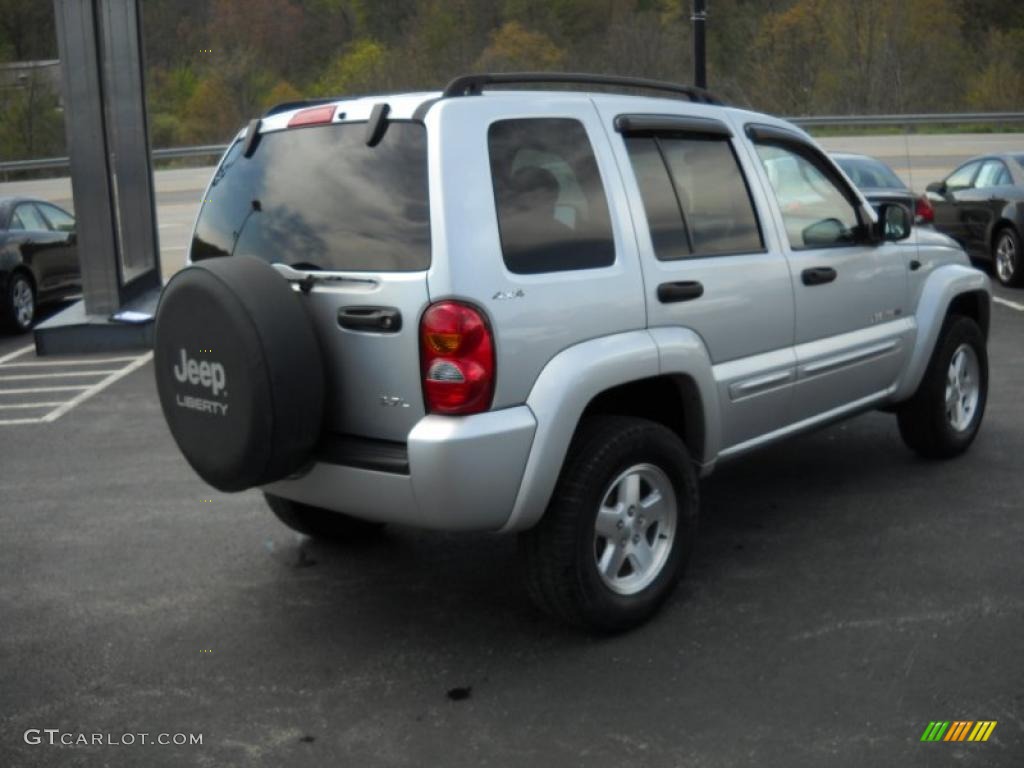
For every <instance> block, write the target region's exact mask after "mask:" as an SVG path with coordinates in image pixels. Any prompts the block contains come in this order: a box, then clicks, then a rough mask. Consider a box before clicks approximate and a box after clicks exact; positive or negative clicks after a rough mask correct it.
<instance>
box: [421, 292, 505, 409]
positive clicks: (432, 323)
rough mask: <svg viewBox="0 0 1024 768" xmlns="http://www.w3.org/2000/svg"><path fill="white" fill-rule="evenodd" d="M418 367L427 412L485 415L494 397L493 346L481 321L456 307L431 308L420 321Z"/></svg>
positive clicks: (466, 309)
mask: <svg viewBox="0 0 1024 768" xmlns="http://www.w3.org/2000/svg"><path fill="white" fill-rule="evenodd" d="M420 367H421V370H422V373H423V398H424V400H425V402H426V406H427V411H428V412H430V413H444V414H449V415H456V414H458V415H464V414H468V413H479V412H480V411H486V410H487V409H488V408H489V407H490V405H491V396H492V395H493V394H494V342H493V339H492V338H491V331H490V329H489V328H488V327H487V322H486V321H485V320H484V317H483V315H482V314H481V313H480V312H479V311H477V310H476V309H474V308H473V307H471V306H469V305H467V304H461V303H459V302H456V301H442V302H439V303H437V304H434V305H433V306H431V307H430V308H429V309H428V310H427V311H426V312H424V313H423V319H422V320H421V321H420Z"/></svg>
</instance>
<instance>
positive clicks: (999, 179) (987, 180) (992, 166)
mask: <svg viewBox="0 0 1024 768" xmlns="http://www.w3.org/2000/svg"><path fill="white" fill-rule="evenodd" d="M1010 183H1011V182H1010V172H1009V171H1007V170H1006V166H1005V165H1003V163H1002V161H1001V160H986V161H985V163H984V165H982V166H981V170H980V171H979V172H978V178H977V179H975V181H974V186H975V187H979V188H982V189H983V188H985V187H999V186H1002V185H1003V184H1010Z"/></svg>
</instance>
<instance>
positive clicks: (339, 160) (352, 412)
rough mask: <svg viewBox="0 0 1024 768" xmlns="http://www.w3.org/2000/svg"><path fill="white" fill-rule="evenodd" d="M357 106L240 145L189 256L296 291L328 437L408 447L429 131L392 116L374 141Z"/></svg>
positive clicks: (216, 186) (424, 250)
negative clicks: (241, 262)
mask: <svg viewBox="0 0 1024 768" xmlns="http://www.w3.org/2000/svg"><path fill="white" fill-rule="evenodd" d="M360 110H363V111H364V113H365V112H368V110H369V106H366V107H365V108H363V107H360V106H359V105H356V106H355V107H353V108H350V109H348V121H347V122H342V121H343V120H345V115H344V114H334V113H332V112H331V111H330V110H329V109H328V110H327V111H326V112H327V121H326V122H324V121H321V122H320V124H312V125H305V126H302V127H293V128H282V129H280V130H270V131H265V132H263V133H261V135H260V137H259V140H258V142H256V144H255V146H254V150H253V151H252V153H251V156H249V157H246V156H245V153H244V152H243V145H242V143H241V142H238V143H236V144H235V145H234V146H233V147H232V148H231V149H230V150H229V151H228V153H227V155H226V156H225V158H224V160H223V162H222V164H221V166H220V167H219V168H218V170H217V172H216V174H215V176H214V178H213V181H212V182H211V185H210V188H209V191H208V193H207V195H206V198H207V201H206V202H205V204H204V206H203V208H202V211H201V212H200V215H199V218H198V220H197V224H196V230H195V233H194V236H193V239H192V246H191V254H190V257H191V259H192V260H193V261H199V260H202V259H205V258H215V257H232V256H233V257H239V256H251V257H254V258H258V259H262V260H264V261H267V262H269V263H271V264H274V265H276V266H277V267H278V268H279V270H280V271H281V272H282V276H283V277H286V278H288V279H291V280H292V281H293V285H294V286H295V290H296V291H298V292H300V293H301V294H302V301H303V302H304V304H305V307H306V309H307V310H308V312H309V315H310V317H311V319H312V322H313V326H314V328H315V330H316V332H317V335H318V337H319V339H320V342H321V346H322V349H323V353H324V358H325V361H326V369H327V370H326V376H327V385H328V387H327V393H328V395H327V404H326V415H325V422H326V423H325V429H326V430H327V431H329V432H333V433H337V434H344V435H352V436H358V437H369V438H376V439H382V440H389V441H404V440H405V439H406V436H407V435H408V433H409V431H410V429H411V428H412V426H413V425H414V424H415V423H416V422H417V421H418V420H419V419H420V418H421V417H422V416H423V415H424V405H423V396H422V391H421V386H420V373H419V345H418V339H417V329H418V325H419V319H420V315H421V314H422V312H423V310H424V309H425V308H426V306H427V304H428V295H427V282H426V271H427V269H428V268H429V267H430V262H431V227H430V209H429V204H428V190H427V176H428V172H427V135H426V129H425V127H424V126H423V125H422V124H421V123H418V122H412V121H404V120H392V121H390V122H389V123H388V126H387V130H386V132H385V133H384V135H383V137H382V138H381V140H380V141H379V143H377V144H376V145H375V146H369V145H368V144H367V142H366V122H365V114H360ZM321 112H323V110H321ZM360 117H362V118H363V119H361V120H360V119H358V118H360ZM353 118H356V119H353ZM295 375H296V376H307V375H315V372H313V371H295Z"/></svg>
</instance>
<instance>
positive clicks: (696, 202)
mask: <svg viewBox="0 0 1024 768" xmlns="http://www.w3.org/2000/svg"><path fill="white" fill-rule="evenodd" d="M626 148H627V149H628V151H629V156H630V159H631V161H632V163H633V169H634V171H635V172H636V175H637V182H638V183H639V185H640V194H641V197H642V198H643V201H644V210H645V212H646V213H647V223H648V225H649V226H650V228H651V239H652V241H653V243H654V252H655V255H656V256H657V257H658V258H659V259H662V260H671V259H678V258H683V257H685V256H687V255H691V254H692V255H696V256H713V255H716V254H728V253H750V252H754V251H761V250H763V249H764V246H763V243H762V241H761V232H760V229H759V228H758V224H757V216H756V215H755V214H754V206H753V203H752V202H751V200H750V192H749V190H748V189H747V184H746V181H745V180H744V178H743V173H742V171H741V170H740V167H739V164H738V162H737V161H736V156H735V155H734V154H733V151H732V147H731V146H730V145H729V142H728V140H725V139H717V138H695V137H682V138H681V137H669V136H659V137H656V138H655V137H633V138H628V139H626Z"/></svg>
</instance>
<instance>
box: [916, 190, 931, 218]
mask: <svg viewBox="0 0 1024 768" xmlns="http://www.w3.org/2000/svg"><path fill="white" fill-rule="evenodd" d="M934 221H935V209H934V208H932V204H931V203H930V202H928V198H927V197H925V196H924V195H921V196H920V197H919V198H917V205H915V206H914V223H915V224H931V223H932V222H934Z"/></svg>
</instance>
